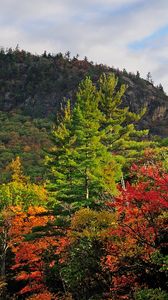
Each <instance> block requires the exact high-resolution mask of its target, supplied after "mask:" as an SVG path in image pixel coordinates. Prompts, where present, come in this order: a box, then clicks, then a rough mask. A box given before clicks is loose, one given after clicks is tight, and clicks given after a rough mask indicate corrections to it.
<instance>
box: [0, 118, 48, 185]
mask: <svg viewBox="0 0 168 300" xmlns="http://www.w3.org/2000/svg"><path fill="white" fill-rule="evenodd" d="M0 128H1V132H0V171H1V174H0V182H6V181H9V180H10V170H9V169H8V168H6V167H7V165H8V164H9V163H10V162H11V160H12V159H14V158H15V157H16V156H19V157H20V158H21V160H22V162H23V168H24V173H25V174H26V175H28V176H31V180H33V181H42V180H43V178H42V174H45V166H44V163H43V159H44V156H45V154H46V153H45V151H44V150H45V149H47V148H48V147H49V146H50V145H51V141H50V139H49V137H48V132H49V130H51V121H48V120H40V119H38V120H37V119H34V120H32V119H31V118H30V117H26V116H23V115H21V113H19V112H18V113H14V112H13V113H4V112H0Z"/></svg>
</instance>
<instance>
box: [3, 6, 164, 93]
mask: <svg viewBox="0 0 168 300" xmlns="http://www.w3.org/2000/svg"><path fill="white" fill-rule="evenodd" d="M0 4H1V6H0V7H1V9H0V46H1V47H4V48H10V47H12V48H15V47H16V46H17V45H19V48H20V49H24V50H26V51H30V52H32V53H37V54H42V53H43V52H44V50H46V51H47V52H50V53H54V54H56V53H58V52H62V53H65V52H67V51H70V52H71V56H74V55H76V54H79V59H83V58H84V57H85V56H87V58H88V60H89V61H93V62H94V63H103V64H106V65H108V66H110V67H112V66H113V67H115V68H119V69H121V70H122V69H123V68H125V69H126V70H127V71H128V72H133V73H136V72H137V70H138V71H139V72H140V74H141V76H142V77H143V78H146V75H147V73H148V72H151V74H152V79H153V81H154V83H155V85H158V84H160V83H161V84H162V85H163V87H164V90H165V91H166V93H168V0H0Z"/></svg>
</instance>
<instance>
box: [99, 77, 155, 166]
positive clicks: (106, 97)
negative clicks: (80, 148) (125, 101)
mask: <svg viewBox="0 0 168 300" xmlns="http://www.w3.org/2000/svg"><path fill="white" fill-rule="evenodd" d="M99 85H100V88H99V96H100V109H101V111H102V112H103V116H104V120H103V122H102V127H103V128H104V131H105V138H104V140H103V142H104V144H105V145H106V146H107V147H108V150H109V151H111V152H112V153H113V154H114V155H115V156H116V159H119V160H120V161H121V162H122V164H124V162H128V161H129V160H131V161H132V160H133V159H135V157H136V155H137V154H138V155H140V151H142V150H143V149H145V148H146V147H149V146H150V145H151V144H152V142H150V141H149V140H148V139H147V136H148V130H137V129H136V127H135V125H136V123H137V121H139V120H140V118H141V117H142V116H143V114H144V113H145V109H142V111H141V112H140V113H139V114H136V113H133V112H130V111H129V110H128V107H124V108H123V107H121V104H122V97H123V96H124V94H125V91H126V89H127V86H126V85H124V84H122V85H121V86H120V88H118V79H117V78H116V77H115V75H114V74H112V75H110V76H106V75H105V74H103V75H102V76H101V77H100V80H99Z"/></svg>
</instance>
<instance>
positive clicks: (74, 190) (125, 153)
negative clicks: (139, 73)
mask: <svg viewBox="0 0 168 300" xmlns="http://www.w3.org/2000/svg"><path fill="white" fill-rule="evenodd" d="M117 82H118V81H117V79H116V78H115V76H114V75H113V74H112V75H109V76H106V75H102V76H101V77H100V80H99V86H98V87H97V88H96V87H95V86H94V84H93V82H92V81H91V79H90V78H88V77H87V78H86V79H85V80H84V81H82V82H81V84H80V85H79V88H78V91H77V94H76V101H75V105H74V108H73V110H72V111H71V107H70V102H68V104H67V107H66V108H65V110H64V116H63V117H62V120H61V121H59V122H58V125H56V127H55V129H54V131H53V133H52V142H53V144H54V147H53V148H52V149H51V152H50V155H49V156H48V166H49V168H50V171H51V179H50V184H49V185H48V188H49V190H50V191H51V192H52V197H53V200H54V197H55V199H56V200H57V201H63V202H64V203H65V202H66V203H69V204H70V206H71V208H70V209H73V208H78V207H81V206H90V207H94V205H99V204H100V203H101V202H104V199H105V198H108V197H111V196H112V195H115V194H116V193H117V189H116V182H117V181H119V180H120V179H121V178H122V168H123V166H125V164H126V162H127V160H128V157H129V158H131V159H133V158H134V159H135V157H136V155H137V154H138V153H139V151H140V150H142V149H144V148H145V147H146V146H147V145H148V146H149V144H151V143H150V142H147V141H142V140H141V139H142V137H144V136H145V135H146V134H147V131H137V130H136V129H135V127H134V125H133V124H128V125H127V123H129V122H130V121H133V120H134V121H135V120H138V119H139V118H140V116H138V115H136V114H133V113H130V112H129V111H128V109H127V108H120V105H121V101H122V100H121V97H122V96H123V94H124V92H125V86H124V85H122V86H121V88H120V89H119V90H118V91H116V90H115V89H116V86H117Z"/></svg>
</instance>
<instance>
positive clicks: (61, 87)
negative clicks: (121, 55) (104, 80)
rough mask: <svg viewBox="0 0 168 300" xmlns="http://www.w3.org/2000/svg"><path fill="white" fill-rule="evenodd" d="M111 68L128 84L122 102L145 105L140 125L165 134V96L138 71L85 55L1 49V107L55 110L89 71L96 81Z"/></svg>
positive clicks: (43, 113) (37, 113)
mask: <svg viewBox="0 0 168 300" xmlns="http://www.w3.org/2000/svg"><path fill="white" fill-rule="evenodd" d="M103 72H106V73H109V72H114V73H115V74H116V75H117V76H118V77H119V84H120V83H126V84H127V86H128V88H127V91H126V94H125V97H124V99H123V105H127V106H129V107H130V110H131V111H134V112H139V111H140V110H141V109H142V108H144V107H146V113H145V115H144V116H143V118H142V120H141V122H140V124H139V126H140V128H149V130H150V132H151V134H156V135H160V136H164V137H165V136H168V96H167V95H165V93H164V91H163V90H162V89H161V88H156V87H154V86H153V84H151V83H150V82H148V81H146V80H144V79H142V78H140V77H139V75H135V74H131V73H127V72H126V71H119V70H116V69H114V68H109V67H107V66H103V65H94V64H92V63H89V62H88V61H87V59H85V60H82V61H80V60H78V59H77V58H73V59H70V58H69V57H68V56H66V55H64V56H63V55H62V54H60V53H59V54H57V55H50V54H48V55H46V54H45V55H42V56H37V55H31V54H30V53H27V52H25V51H19V50H14V51H11V50H10V51H7V52H4V51H3V50H1V51H0V110H1V111H7V112H10V111H13V110H14V111H16V110H19V111H20V112H21V113H22V114H26V115H30V116H32V117H40V118H41V117H48V116H49V115H51V114H55V113H56V112H57V111H58V110H59V108H60V106H61V105H63V104H64V101H65V99H67V98H73V95H74V93H75V90H76V88H77V86H78V84H79V82H80V81H81V80H82V79H83V78H84V77H85V76H86V75H89V76H90V77H91V78H92V79H93V80H94V81H95V82H96V81H97V79H98V78H99V76H100V74H101V73H103Z"/></svg>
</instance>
